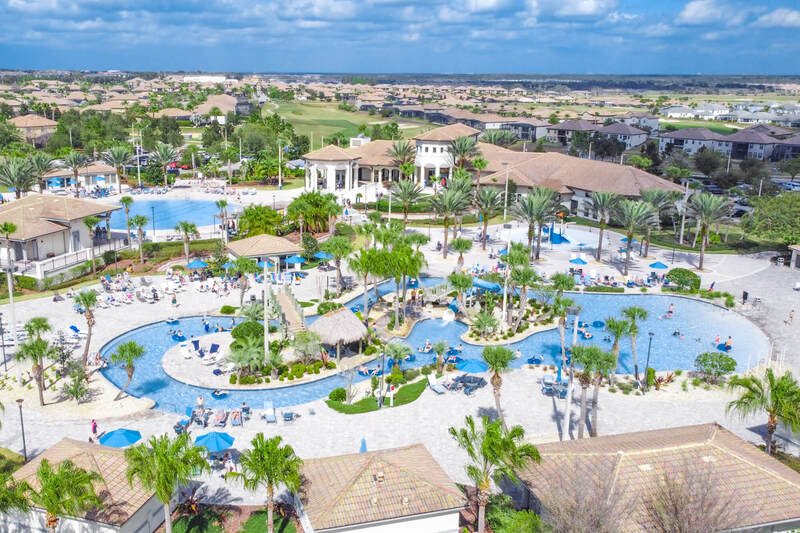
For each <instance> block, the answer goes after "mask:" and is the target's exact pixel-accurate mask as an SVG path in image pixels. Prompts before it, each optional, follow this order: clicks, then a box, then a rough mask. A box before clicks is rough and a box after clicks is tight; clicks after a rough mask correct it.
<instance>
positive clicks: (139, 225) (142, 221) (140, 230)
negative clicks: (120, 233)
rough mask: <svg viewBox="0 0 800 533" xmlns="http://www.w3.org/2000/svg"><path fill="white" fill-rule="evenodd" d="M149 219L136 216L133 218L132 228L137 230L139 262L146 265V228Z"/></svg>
mask: <svg viewBox="0 0 800 533" xmlns="http://www.w3.org/2000/svg"><path fill="white" fill-rule="evenodd" d="M148 222H149V219H148V218H147V217H146V216H144V215H135V216H133V217H132V218H131V226H133V227H135V228H136V237H137V238H138V240H139V262H140V263H142V264H144V228H145V226H147V223H148Z"/></svg>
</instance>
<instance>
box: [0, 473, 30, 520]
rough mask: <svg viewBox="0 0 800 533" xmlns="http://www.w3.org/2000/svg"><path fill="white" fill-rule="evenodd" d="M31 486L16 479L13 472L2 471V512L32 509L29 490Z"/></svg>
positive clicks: (0, 499)
mask: <svg viewBox="0 0 800 533" xmlns="http://www.w3.org/2000/svg"><path fill="white" fill-rule="evenodd" d="M30 489H31V487H30V485H28V484H27V483H26V482H24V481H16V480H15V479H14V478H13V477H12V475H11V473H7V472H0V513H2V514H8V513H9V512H11V511H20V512H27V511H28V510H29V509H30V503H28V492H29V491H30Z"/></svg>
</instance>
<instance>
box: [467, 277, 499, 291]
mask: <svg viewBox="0 0 800 533" xmlns="http://www.w3.org/2000/svg"><path fill="white" fill-rule="evenodd" d="M472 285H473V286H474V287H478V288H479V289H484V290H487V291H491V292H503V286H502V285H500V284H499V283H494V282H492V281H486V280H485V279H481V278H472Z"/></svg>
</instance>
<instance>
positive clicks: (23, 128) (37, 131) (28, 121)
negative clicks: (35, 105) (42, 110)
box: [7, 113, 58, 147]
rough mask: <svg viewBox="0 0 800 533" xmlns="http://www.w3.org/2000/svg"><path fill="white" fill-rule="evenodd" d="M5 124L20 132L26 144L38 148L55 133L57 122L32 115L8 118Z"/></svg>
mask: <svg viewBox="0 0 800 533" xmlns="http://www.w3.org/2000/svg"><path fill="white" fill-rule="evenodd" d="M7 122H8V123H9V124H11V125H12V126H15V127H16V128H17V129H18V130H20V132H21V133H22V135H23V137H24V138H25V141H26V142H29V143H31V144H33V145H34V146H38V147H41V146H44V145H45V144H47V141H49V140H50V137H52V136H53V134H54V133H55V132H56V126H58V122H56V121H55V120H50V119H49V118H45V117H41V116H39V115H35V114H33V113H29V114H27V115H22V116H19V117H14V118H10V119H8V121H7Z"/></svg>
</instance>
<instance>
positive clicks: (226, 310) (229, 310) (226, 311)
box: [219, 305, 239, 315]
mask: <svg viewBox="0 0 800 533" xmlns="http://www.w3.org/2000/svg"><path fill="white" fill-rule="evenodd" d="M237 309H239V308H238V307H234V306H232V305H223V306H222V308H220V310H219V313H220V314H221V315H232V314H233V313H235V312H236V310H237Z"/></svg>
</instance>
